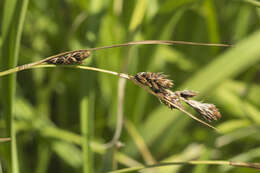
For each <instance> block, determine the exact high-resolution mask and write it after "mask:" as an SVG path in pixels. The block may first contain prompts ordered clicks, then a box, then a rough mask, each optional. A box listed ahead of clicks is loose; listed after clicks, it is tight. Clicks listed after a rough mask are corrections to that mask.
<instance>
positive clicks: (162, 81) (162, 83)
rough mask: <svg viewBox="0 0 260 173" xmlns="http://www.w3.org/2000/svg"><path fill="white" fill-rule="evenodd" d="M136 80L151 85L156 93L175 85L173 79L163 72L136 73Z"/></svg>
mask: <svg viewBox="0 0 260 173" xmlns="http://www.w3.org/2000/svg"><path fill="white" fill-rule="evenodd" d="M135 80H137V81H138V82H140V83H141V84H143V85H145V86H148V87H150V88H151V89H152V90H153V91H154V92H155V93H158V92H163V91H164V90H165V89H169V88H171V87H172V86H173V83H172V81H171V80H169V79H167V76H166V75H164V74H162V73H152V72H140V73H138V74H137V75H135Z"/></svg>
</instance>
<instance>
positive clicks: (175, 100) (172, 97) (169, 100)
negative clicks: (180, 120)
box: [160, 90, 184, 109]
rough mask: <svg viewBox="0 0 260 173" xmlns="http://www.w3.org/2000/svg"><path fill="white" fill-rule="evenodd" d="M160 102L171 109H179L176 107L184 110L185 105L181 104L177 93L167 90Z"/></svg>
mask: <svg viewBox="0 0 260 173" xmlns="http://www.w3.org/2000/svg"><path fill="white" fill-rule="evenodd" d="M160 101H161V103H163V104H165V105H166V106H168V107H169V108H170V109H178V108H177V107H176V106H178V107H180V108H182V109H184V107H183V105H182V104H181V100H180V97H179V95H178V94H176V92H172V91H170V90H166V92H164V94H163V99H160Z"/></svg>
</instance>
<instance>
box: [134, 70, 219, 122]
mask: <svg viewBox="0 0 260 173" xmlns="http://www.w3.org/2000/svg"><path fill="white" fill-rule="evenodd" d="M134 79H135V80H136V81H137V82H138V83H139V84H141V85H143V86H146V87H149V88H150V89H151V90H152V91H153V92H154V93H155V95H156V96H157V97H158V98H159V100H160V101H161V103H163V104H165V105H166V106H167V107H169V108H170V109H179V110H180V109H182V110H184V107H183V105H182V103H181V101H184V102H185V103H186V104H188V105H189V106H190V107H192V108H193V109H194V110H195V111H196V112H198V113H199V114H200V115H202V117H203V118H205V119H206V120H207V121H209V122H211V121H212V120H218V119H219V118H221V114H220V112H219V111H218V109H217V108H216V106H215V105H213V104H209V103H201V102H198V101H195V100H190V98H192V97H195V96H197V93H196V92H194V91H190V90H183V91H175V92H173V91H171V90H169V89H170V88H171V87H172V86H173V83H172V81H171V80H169V79H167V76H166V75H164V74H162V73H152V72H140V73H138V74H136V75H135V76H134Z"/></svg>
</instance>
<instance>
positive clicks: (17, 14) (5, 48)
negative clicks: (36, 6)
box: [1, 0, 28, 173]
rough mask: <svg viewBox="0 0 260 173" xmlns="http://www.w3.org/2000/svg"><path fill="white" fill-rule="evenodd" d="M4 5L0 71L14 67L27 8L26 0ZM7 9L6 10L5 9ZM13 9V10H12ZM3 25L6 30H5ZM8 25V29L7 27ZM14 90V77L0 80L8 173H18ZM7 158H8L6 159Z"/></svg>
mask: <svg viewBox="0 0 260 173" xmlns="http://www.w3.org/2000/svg"><path fill="white" fill-rule="evenodd" d="M5 3H7V4H6V5H10V6H9V8H10V9H11V13H12V11H13V10H14V9H15V10H14V13H13V14H10V13H9V11H8V10H6V11H5V12H4V15H3V16H4V19H5V20H4V21H3V22H5V23H2V26H3V27H4V28H3V34H4V35H3V38H5V39H4V42H3V45H2V57H1V61H2V62H1V69H3V68H12V67H15V66H16V64H17V60H18V54H19V49H20V41H21V35H22V29H23V24H24V20H25V15H26V12H27V7H28V0H23V1H18V2H17V3H15V1H12V2H9V1H8V2H7V0H6V1H5ZM6 9H8V8H6ZM12 9H13V10H12ZM5 24H7V25H8V26H7V27H8V28H9V29H8V28H6V29H5ZM9 25H10V27H9ZM15 88H16V76H15V75H10V76H7V77H5V78H4V79H3V80H2V90H3V91H4V92H3V93H2V96H3V97H2V98H1V99H2V102H3V105H4V116H5V119H6V124H7V133H8V135H10V136H11V138H12V142H11V144H9V146H7V150H6V151H7V155H9V156H10V159H9V160H8V159H7V168H8V172H9V173H18V172H19V165H18V153H17V148H16V129H15V122H14V117H13V105H14V95H15ZM7 158H8V157H7Z"/></svg>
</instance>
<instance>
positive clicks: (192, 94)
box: [176, 90, 197, 99]
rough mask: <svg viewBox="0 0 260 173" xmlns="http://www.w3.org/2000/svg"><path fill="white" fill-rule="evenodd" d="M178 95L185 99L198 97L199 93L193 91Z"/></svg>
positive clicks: (182, 92)
mask: <svg viewBox="0 0 260 173" xmlns="http://www.w3.org/2000/svg"><path fill="white" fill-rule="evenodd" d="M176 93H178V94H179V96H180V97H183V98H185V99H188V98H192V97H195V96H197V93H196V92H195V91H191V90H183V91H176Z"/></svg>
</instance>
